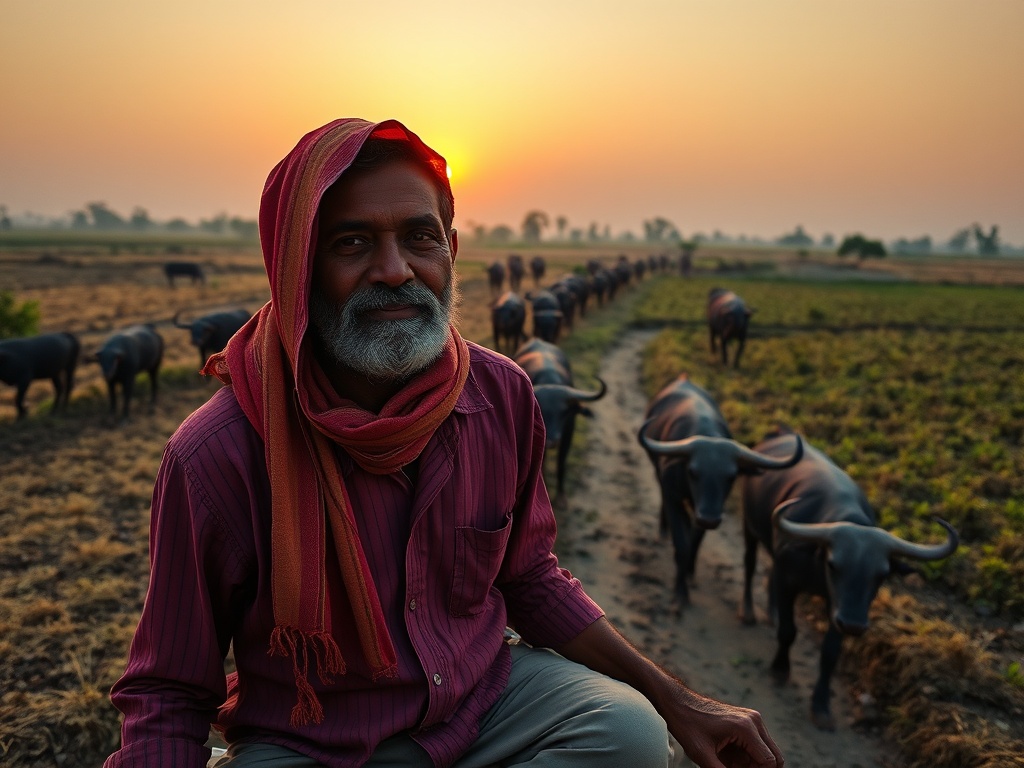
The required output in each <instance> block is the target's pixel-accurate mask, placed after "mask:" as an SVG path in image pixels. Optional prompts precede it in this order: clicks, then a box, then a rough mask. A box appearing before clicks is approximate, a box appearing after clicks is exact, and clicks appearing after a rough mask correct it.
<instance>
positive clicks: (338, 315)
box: [309, 279, 458, 382]
mask: <svg viewBox="0 0 1024 768" xmlns="http://www.w3.org/2000/svg"><path fill="white" fill-rule="evenodd" d="M453 284H454V279H452V280H449V281H448V285H447V286H445V289H444V291H442V293H441V298H440V299H438V298H437V296H435V295H434V293H433V292H432V291H431V290H430V289H429V288H427V287H425V286H423V285H420V284H417V283H404V284H403V285H400V286H399V287H398V288H388V287H386V286H382V285H375V286H371V287H370V288H364V289H363V290H361V291H358V292H356V293H354V294H352V295H351V296H350V297H349V298H348V300H347V301H346V302H345V303H344V304H343V305H341V307H340V308H339V307H338V306H337V305H336V304H334V303H332V302H331V301H330V299H328V298H327V296H326V295H325V294H324V292H323V290H321V289H320V287H319V286H318V285H316V284H314V285H313V286H312V288H311V292H310V298H309V321H310V327H311V328H312V329H313V331H314V333H315V334H316V337H317V338H318V339H319V340H320V342H321V343H322V345H323V347H324V349H325V350H326V351H327V353H328V354H329V355H330V356H331V357H332V358H333V359H334V361H335V362H337V363H339V364H341V365H343V366H345V367H347V368H351V369H352V370H354V371H356V372H357V373H361V374H363V375H364V376H366V377H367V378H369V379H370V380H372V381H380V382H394V381H404V380H406V379H408V378H410V377H412V376H413V375H415V374H417V373H419V372H420V371H423V370H425V369H427V368H429V367H430V366H431V365H433V363H434V362H436V361H437V359H438V358H439V357H440V356H441V353H442V352H443V351H444V345H445V343H446V342H447V341H448V325H449V323H451V322H452V320H453V306H454V303H455V299H456V298H457V293H458V291H457V289H456V288H454V287H453ZM393 303H402V304H413V305H416V306H417V307H419V308H420V310H421V314H419V315H417V316H416V317H409V318H402V319H399V320H379V321H375V320H369V319H367V317H366V313H367V312H369V311H371V310H374V309H380V308H382V307H385V306H387V305H388V304H393Z"/></svg>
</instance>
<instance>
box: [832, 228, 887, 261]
mask: <svg viewBox="0 0 1024 768" xmlns="http://www.w3.org/2000/svg"><path fill="white" fill-rule="evenodd" d="M836 254H837V255H838V256H840V257H843V256H848V255H849V254H855V255H856V256H857V260H858V261H864V259H867V258H877V259H881V258H883V257H885V256H886V255H887V254H886V252H885V246H884V245H882V241H881V240H869V239H868V238H866V237H864V235H861V234H856V235H847V236H846V237H844V238H843V242H842V243H841V244H840V246H839V250H838V251H836Z"/></svg>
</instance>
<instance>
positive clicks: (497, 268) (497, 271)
mask: <svg viewBox="0 0 1024 768" xmlns="http://www.w3.org/2000/svg"><path fill="white" fill-rule="evenodd" d="M487 284H488V285H489V286H490V287H491V296H492V298H496V297H497V296H499V295H500V294H501V287H502V286H503V285H504V284H505V265H504V264H502V263H501V262H500V261H495V262H493V263H492V264H491V266H489V267H488V268H487Z"/></svg>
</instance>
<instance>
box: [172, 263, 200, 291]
mask: <svg viewBox="0 0 1024 768" xmlns="http://www.w3.org/2000/svg"><path fill="white" fill-rule="evenodd" d="M164 275H166V276H167V284H168V285H169V286H171V288H173V287H174V279H175V278H176V277H187V278H189V279H190V280H191V281H192V285H195V284H196V283H200V284H204V283H205V282H206V277H205V276H204V275H203V269H202V267H200V266H199V265H198V264H196V263H195V262H192V261H168V262H167V263H166V264H164Z"/></svg>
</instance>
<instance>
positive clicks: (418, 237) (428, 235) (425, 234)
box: [410, 229, 437, 243]
mask: <svg viewBox="0 0 1024 768" xmlns="http://www.w3.org/2000/svg"><path fill="white" fill-rule="evenodd" d="M410 239H411V240H415V241H416V242H420V243H428V242H429V243H433V242H437V234H436V233H434V232H429V231H427V230H425V229H421V230H417V231H416V232H413V233H412V235H411V236H410Z"/></svg>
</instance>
